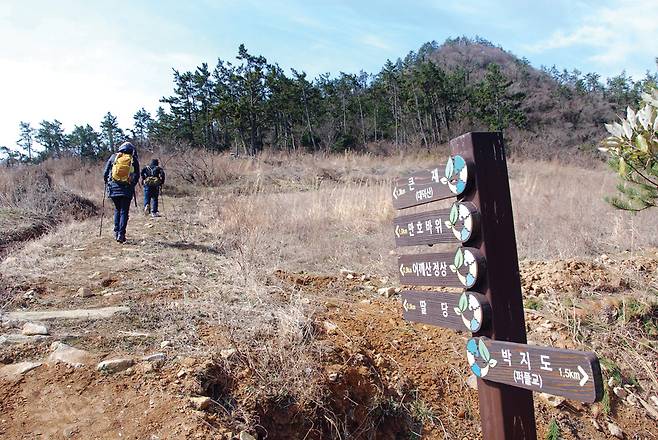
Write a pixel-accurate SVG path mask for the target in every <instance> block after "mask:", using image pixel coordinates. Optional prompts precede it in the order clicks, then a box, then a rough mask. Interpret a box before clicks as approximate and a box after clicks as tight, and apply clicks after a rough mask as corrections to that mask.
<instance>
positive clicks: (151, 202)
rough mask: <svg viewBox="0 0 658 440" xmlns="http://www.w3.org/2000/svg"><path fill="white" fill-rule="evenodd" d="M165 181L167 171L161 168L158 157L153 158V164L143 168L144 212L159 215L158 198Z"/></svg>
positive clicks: (153, 215)
mask: <svg viewBox="0 0 658 440" xmlns="http://www.w3.org/2000/svg"><path fill="white" fill-rule="evenodd" d="M164 183H165V172H164V170H163V169H162V168H160V162H159V161H158V159H153V160H151V164H150V165H149V166H147V167H144V169H143V170H142V184H143V185H144V213H145V214H147V215H148V214H149V213H150V214H151V216H152V217H159V216H160V214H159V213H158V198H159V197H160V188H162V185H164Z"/></svg>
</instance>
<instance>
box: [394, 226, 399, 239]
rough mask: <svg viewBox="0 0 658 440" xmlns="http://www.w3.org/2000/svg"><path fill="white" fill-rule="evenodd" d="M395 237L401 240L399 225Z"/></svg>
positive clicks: (396, 227)
mask: <svg viewBox="0 0 658 440" xmlns="http://www.w3.org/2000/svg"><path fill="white" fill-rule="evenodd" d="M395 236H396V237H397V238H400V226H399V225H395Z"/></svg>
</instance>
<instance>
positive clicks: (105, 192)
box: [98, 185, 107, 238]
mask: <svg viewBox="0 0 658 440" xmlns="http://www.w3.org/2000/svg"><path fill="white" fill-rule="evenodd" d="M106 194H107V185H104V186H103V203H102V208H101V226H100V228H98V238H101V237H102V236H103V217H104V216H105V195H106Z"/></svg>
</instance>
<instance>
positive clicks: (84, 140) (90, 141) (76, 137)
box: [68, 124, 102, 158]
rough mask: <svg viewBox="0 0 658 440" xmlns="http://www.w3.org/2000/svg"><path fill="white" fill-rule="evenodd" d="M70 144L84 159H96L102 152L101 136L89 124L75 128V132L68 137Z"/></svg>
mask: <svg viewBox="0 0 658 440" xmlns="http://www.w3.org/2000/svg"><path fill="white" fill-rule="evenodd" d="M68 142H69V144H70V145H71V147H72V148H73V150H74V151H75V153H76V154H77V155H79V156H80V157H82V158H91V157H95V156H96V155H98V154H99V153H101V152H102V149H101V142H100V136H99V134H98V133H97V132H96V130H94V129H93V127H92V126H91V125H89V124H87V125H85V126H82V125H76V126H75V127H73V131H72V132H71V134H70V135H68Z"/></svg>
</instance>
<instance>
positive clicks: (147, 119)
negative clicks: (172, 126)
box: [133, 107, 153, 147]
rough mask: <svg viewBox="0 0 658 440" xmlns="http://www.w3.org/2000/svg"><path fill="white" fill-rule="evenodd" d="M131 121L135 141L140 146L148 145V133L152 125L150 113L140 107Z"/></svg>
mask: <svg viewBox="0 0 658 440" xmlns="http://www.w3.org/2000/svg"><path fill="white" fill-rule="evenodd" d="M133 121H134V126H133V133H134V135H135V141H136V142H137V144H138V145H139V146H140V147H148V146H149V145H150V142H149V133H150V131H151V128H152V126H153V118H151V114H150V113H149V112H147V111H146V110H145V109H144V108H143V107H142V108H141V109H139V110H138V111H137V113H135V115H134V116H133Z"/></svg>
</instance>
